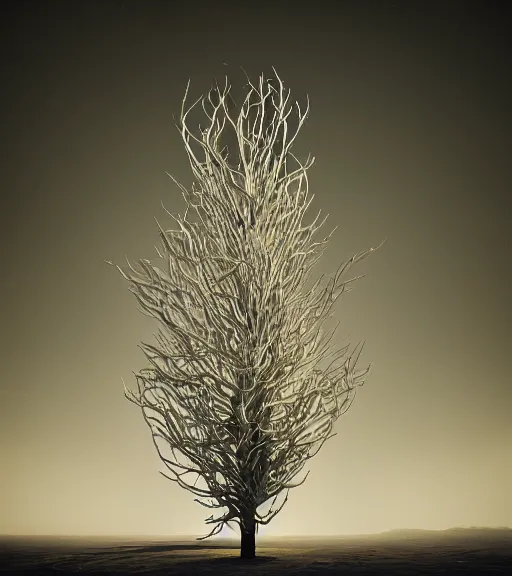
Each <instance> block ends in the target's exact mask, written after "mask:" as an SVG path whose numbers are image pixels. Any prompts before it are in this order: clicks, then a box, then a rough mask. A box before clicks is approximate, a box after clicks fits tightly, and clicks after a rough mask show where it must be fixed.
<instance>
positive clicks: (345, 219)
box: [0, 0, 512, 535]
mask: <svg viewBox="0 0 512 576" xmlns="http://www.w3.org/2000/svg"><path fill="white" fill-rule="evenodd" d="M504 4H505V3H504ZM500 5H501V3H496V2H487V1H485V2H484V1H481V2H460V1H453V0H452V1H450V2H415V1H410V2H402V1H397V2H388V1H386V0H381V1H374V2H368V1H353V2H347V1H339V0H338V1H337V2H334V1H331V2H321V1H319V0H317V1H315V2H309V3H306V2H304V3H301V2H277V1H276V2H272V3H268V4H265V3H263V4H262V3H259V2H239V3H236V2H229V3H223V2H198V1H196V2H184V3H181V4H180V3H179V2H173V1H169V2H155V1H149V0H145V1H140V2H121V1H105V0H104V1H87V2H85V1H69V0H68V1H65V2H47V1H39V2H23V1H19V0H18V1H16V2H11V3H10V4H9V3H4V4H2V17H1V21H2V24H1V30H0V32H1V34H0V36H1V65H2V93H1V98H2V103H1V113H2V134H3V138H2V151H1V156H0V161H1V163H2V185H1V190H2V209H1V210H0V213H1V218H2V226H1V234H2V238H1V244H0V246H1V250H2V259H1V266H2V276H1V278H2V283H1V290H2V299H1V303H2V304H1V305H2V316H1V326H2V330H1V338H2V343H1V344H2V345H1V355H2V357H1V358H2V364H1V366H2V372H1V373H2V378H1V384H0V461H1V463H2V474H1V475H0V478H1V479H0V484H1V489H0V533H11V534H21V533H32V534H34V533H50V534H112V533H113V534H125V533H128V534H195V535H201V534H205V533H206V526H205V525H204V524H203V519H204V518H205V517H206V516H208V515H209V512H208V511H207V510H206V509H203V508H202V507H200V506H199V505H198V504H196V503H194V502H193V496H192V495H191V494H189V493H188V492H185V491H183V490H181V489H179V488H178V487H177V486H176V485H174V484H172V483H170V482H168V481H167V480H165V479H164V478H163V477H162V476H161V475H160V474H158V470H159V469H163V467H162V465H161V464H160V462H159V460H158V457H157V455H156V452H155V450H154V447H153V444H152V442H151V438H150V434H149V430H148V429H147V427H146V425H145V424H144V422H143V420H142V417H141V415H140V412H139V411H138V410H137V408H136V407H135V406H133V405H132V404H130V403H129V402H128V401H126V400H125V399H124V396H123V387H122V382H121V378H124V379H125V381H126V382H127V383H128V384H129V385H130V386H132V387H133V385H134V379H133V376H132V371H137V370H140V369H141V368H143V367H144V366H145V358H144V356H143V354H142V352H141V351H140V350H139V349H138V348H137V344H138V343H139V342H140V341H146V342H147V341H151V338H152V334H153V333H154V332H155V330H156V328H157V326H156V323H154V322H152V321H151V320H150V319H148V318H146V317H144V316H142V315H141V314H139V313H138V312H137V308H136V302H135V299H134V298H133V296H132V295H131V294H130V293H129V292H128V290H127V285H126V282H124V281H123V279H122V278H121V277H120V275H119V274H118V273H116V272H115V270H113V269H112V268H110V267H108V266H107V265H106V264H105V263H104V262H103V259H106V260H113V261H115V262H117V263H120V264H122V262H123V258H124V254H127V255H128V256H129V257H130V259H131V260H133V261H134V260H136V259H138V258H143V257H146V258H153V257H154V249H153V245H154V244H156V243H157V240H158V239H157V234H158V230H157V227H156V224H155V221H154V217H155V216H156V217H158V218H159V220H160V221H162V222H166V223H167V225H168V227H171V226H172V224H171V222H170V221H169V222H167V221H166V219H165V213H164V212H163V210H162V208H161V205H160V202H161V201H163V202H164V204H165V206H166V207H167V208H168V209H170V210H171V211H173V212H177V211H182V210H183V207H184V203H183V200H182V198H181V195H180V193H179V190H177V188H176V187H175V186H174V185H173V183H172V181H171V180H170V179H169V178H168V176H167V175H166V174H165V171H166V170H167V171H169V172H171V173H172V174H173V175H174V176H176V177H177V178H178V179H179V180H180V181H182V182H183V183H185V184H187V185H189V184H190V183H191V174H190V172H189V170H188V164H187V159H186V155H185V152H184V149H183V146H182V142H181V139H180V136H179V134H178V133H177V131H176V130H175V128H174V125H173V114H178V113H179V110H180V106H181V99H182V96H183V92H184V89H185V86H186V83H187V80H188V79H189V78H190V79H191V97H198V96H199V95H200V94H201V93H204V92H205V91H207V90H208V89H209V87H210V86H211V83H212V82H213V81H214V79H215V78H220V79H222V78H223V76H224V74H228V75H229V78H230V80H231V83H232V84H233V85H234V88H235V89H239V88H240V86H242V84H243V74H242V73H241V71H240V68H239V67H240V66H243V67H244V68H245V69H246V70H247V72H248V73H249V75H250V76H251V77H252V78H257V77H258V75H259V74H260V73H261V72H265V73H266V74H270V73H271V66H275V67H276V69H277V71H278V73H279V75H280V76H281V78H282V80H283V81H284V83H285V85H286V86H287V87H289V88H291V90H292V97H293V98H295V99H297V100H299V101H300V102H304V101H305V95H306V94H309V98H310V101H311V113H310V117H309V121H308V123H307V124H306V127H305V128H304V130H303V132H302V136H301V137H299V140H298V143H297V146H296V149H295V150H296V153H297V154H298V155H300V156H302V157H305V156H306V155H307V153H308V152H309V151H311V152H312V154H313V155H314V156H315V157H316V158H317V161H316V164H315V166H314V167H313V168H312V169H311V171H310V185H311V190H312V192H313V193H315V195H316V196H315V200H314V203H313V206H312V208H313V209H315V208H316V209H319V208H322V209H323V210H324V211H325V212H326V213H329V214H330V217H329V220H328V224H327V227H328V228H329V230H330V229H331V228H332V227H334V226H335V225H338V226H339V228H338V231H337V233H336V235H335V237H334V239H333V241H332V244H331V247H330V248H329V250H328V252H327V254H326V256H325V259H324V260H323V262H322V263H321V264H320V265H319V267H318V272H319V273H320V272H329V271H334V269H335V267H336V265H337V264H338V263H339V262H341V260H343V259H346V258H348V257H349V256H351V255H352V254H354V253H356V252H359V251H361V250H363V249H365V248H368V247H370V246H372V245H376V244H378V243H380V241H381V240H382V239H384V238H387V243H386V244H385V245H384V247H383V248H382V249H381V250H379V251H378V252H377V253H376V254H375V255H373V256H372V258H370V259H369V260H367V261H366V262H365V263H364V265H361V267H360V271H361V272H362V273H365V274H366V277H365V278H364V279H362V280H360V281H359V282H358V283H357V285H356V286H355V288H354V290H353V291H352V292H350V293H349V294H348V295H346V296H344V299H342V303H341V305H340V307H339V308H338V315H337V319H340V320H342V324H341V332H340V335H341V336H344V335H350V340H351V341H352V342H354V343H356V342H357V341H359V340H362V339H365V340H366V342H367V343H366V347H365V352H364V357H362V359H361V362H362V363H365V362H369V361H372V362H374V368H373V372H372V376H371V377H370V379H369V380H368V382H367V384H366V385H365V387H364V388H363V389H361V390H360V392H359V394H358V397H357V398H356V401H355V402H354V404H353V406H352V408H351V410H350V411H349V412H348V413H347V414H346V415H345V416H343V417H342V418H341V419H340V420H339V421H338V423H337V425H336V431H337V432H338V436H336V437H335V438H334V439H332V440H330V441H329V442H328V443H327V444H326V445H325V446H324V448H323V450H322V451H321V452H320V453H319V454H318V456H317V457H316V458H315V459H314V460H312V461H311V462H310V466H308V467H307V468H306V469H309V468H310V469H311V474H310V476H309V478H308V480H307V482H306V484H304V485H303V486H302V487H300V488H297V489H296V490H293V491H292V492H291V493H290V499H289V501H288V503H287V505H286V506H285V508H284V510H283V511H282V512H281V514H280V515H279V516H277V517H276V519H275V520H274V521H273V522H272V524H271V525H269V526H268V527H267V528H266V530H264V531H263V532H264V533H266V534H269V535H270V534H280V535H283V534H294V533H296V534H345V533H360V532H377V531H381V530H386V529H390V528H400V527H411V528H415V527H417V528H434V529H442V528H447V527H450V526H475V525H480V526H498V525H501V526H512V502H511V500H510V485H511V484H512V477H511V472H512V464H511V458H510V455H511V453H512V451H511V448H512V430H511V420H510V413H511V408H512V398H511V387H510V374H511V371H512V361H511V359H512V354H511V337H510V326H511V320H512V317H511V305H510V294H511V292H512V281H511V279H512V270H511V268H512V263H511V258H510V229H509V225H510V200H509V194H510V182H511V173H510V172H511V171H510V150H511V138H510V133H511V116H510V102H511V101H512V100H511V96H512V95H511V90H510V79H509V78H510V70H511V69H512V68H511V64H512V63H511V61H510V57H509V56H508V55H507V41H506V37H507V33H508V30H507V29H506V23H507V22H508V20H506V19H505V15H504V13H503V12H502V9H501V8H500Z"/></svg>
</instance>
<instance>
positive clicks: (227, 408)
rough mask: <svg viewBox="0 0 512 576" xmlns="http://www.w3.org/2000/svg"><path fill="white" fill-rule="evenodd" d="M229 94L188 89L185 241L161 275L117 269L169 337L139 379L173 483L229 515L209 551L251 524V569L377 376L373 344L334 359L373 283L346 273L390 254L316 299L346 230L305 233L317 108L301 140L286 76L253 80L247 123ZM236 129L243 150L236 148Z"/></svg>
mask: <svg viewBox="0 0 512 576" xmlns="http://www.w3.org/2000/svg"><path fill="white" fill-rule="evenodd" d="M274 73H275V70H274ZM229 92H230V86H229V84H228V81H227V79H226V83H225V86H224V88H219V87H218V86H216V87H215V88H214V89H212V90H211V91H210V92H209V94H208V96H207V97H205V98H200V99H199V100H197V101H196V102H195V103H194V104H193V105H192V106H190V107H189V108H186V100H187V93H188V86H187V92H186V93H185V97H184V100H183V106H182V111H181V117H180V122H179V123H178V128H179V130H180V133H181V136H182V138H183V142H184V144H185V148H186V151H187V154H188V158H189V161H190V165H191V168H192V172H193V175H194V177H195V183H194V184H193V186H192V187H191V189H190V190H189V189H187V188H185V187H184V186H182V185H181V184H179V183H178V182H176V180H175V179H174V178H173V177H172V176H171V178H173V180H174V181H175V182H176V184H177V185H178V186H179V188H180V189H181V192H182V194H183V197H184V199H185V201H186V205H187V207H186V211H185V214H184V215H183V216H180V215H176V216H174V215H172V214H171V213H169V215H170V216H171V217H172V218H173V219H174V220H175V221H176V223H177V225H178V228H177V229H174V230H164V229H162V228H161V227H160V225H158V226H159V229H160V238H161V242H162V247H163V249H162V252H160V251H159V249H158V248H157V253H158V256H159V259H160V262H161V263H162V265H161V266H160V267H158V266H156V265H154V264H152V263H151V262H150V261H149V260H141V261H140V268H139V269H137V268H134V267H133V266H132V265H131V264H130V263H129V262H128V267H129V268H128V269H126V270H123V269H121V268H120V267H118V266H116V268H118V270H119V271H120V272H121V273H122V275H123V276H124V278H125V279H126V280H128V281H129V283H130V290H131V291H132V292H133V293H134V294H135V297H136V298H137V301H138V303H139V305H140V307H141V309H142V311H143V313H145V314H147V315H149V316H151V317H154V318H156V319H158V320H160V322H161V325H162V326H161V328H160V330H159V332H158V334H157V335H156V340H157V345H150V344H143V345H142V349H143V351H144V353H145V355H146V357H147V359H148V361H149V362H150V364H151V367H150V368H147V369H143V370H141V371H140V372H139V373H138V374H136V380H137V383H138V391H137V392H136V393H134V392H131V391H129V390H128V389H126V387H125V394H126V396H127V398H128V399H129V400H130V401H131V402H133V403H135V404H136V405H137V406H139V407H140V408H141V409H142V413H143V416H144V419H145V421H146V423H147V424H148V426H149V427H150V429H151V433H152V437H153V441H154V443H155V446H156V448H157V450H158V453H159V455H160V458H161V459H162V461H163V463H164V464H165V466H166V468H167V470H168V471H169V474H164V473H163V472H162V474H164V476H166V477H167V478H169V479H170V480H173V481H175V482H177V483H178V484H179V486H181V487H182V488H185V489H187V490H189V491H190V492H192V493H193V494H195V495H196V496H197V497H198V498H197V499H196V500H197V501H198V502H199V503H200V504H202V505H203V506H206V507H208V508H215V509H220V510H221V512H220V513H219V514H218V515H217V516H216V517H214V516H213V515H212V516H210V518H208V519H207V520H206V522H207V523H210V524H213V525H214V527H213V529H212V531H211V532H210V533H209V534H208V535H207V536H204V537H203V538H208V537H209V536H212V535H214V534H217V533H219V532H220V530H221V528H222V526H223V525H224V524H228V523H229V522H231V521H233V522H236V523H238V525H239V526H240V531H241V556H242V557H244V558H252V557H254V556H255V533H256V531H257V527H258V525H259V524H268V523H269V522H270V521H271V520H272V518H274V516H275V515H276V514H277V513H278V512H279V511H280V510H281V509H282V507H283V506H284V504H285V503H286V501H287V498H288V491H289V489H290V488H291V487H293V486H298V485H299V484H302V482H304V480H305V479H306V477H307V474H306V477H304V478H303V480H302V481H300V482H298V483H295V484H293V483H292V481H293V480H294V479H295V478H296V476H297V475H298V474H299V473H300V472H301V471H302V469H303V467H304V464H305V463H306V461H307V460H308V459H309V458H312V457H313V456H314V455H315V454H316V453H317V452H318V450H319V449H320V448H321V447H322V445H323V443H324V442H325V441H326V440H327V439H328V438H330V437H331V436H333V435H334V434H332V428H333V424H334V422H335V421H336V419H337V418H338V417H339V416H340V415H341V414H343V413H344V412H345V411H346V410H347V409H348V408H349V407H350V405H351V403H352V400H353V398H354V395H355V392H356V388H357V386H360V385H361V384H363V381H364V378H365V376H366V375H367V374H368V371H369V368H370V367H368V368H366V369H364V370H362V371H356V368H355V367H356V362H357V360H358V358H359V355H360V352H361V349H362V346H361V345H358V346H356V347H355V349H354V350H353V351H352V353H349V346H344V347H342V348H333V347H332V346H331V339H332V336H333V334H334V333H335V331H336V328H335V329H334V330H333V331H332V332H330V333H329V334H327V333H324V331H323V330H322V324H323V322H324V321H325V320H326V319H327V318H328V317H330V316H332V314H333V304H334V303H335V302H336V300H337V299H338V298H339V296H340V295H341V294H342V293H343V292H345V291H347V290H349V289H350V288H349V284H350V283H352V282H353V281H354V280H356V279H357V278H352V279H349V280H345V279H344V275H345V273H346V272H347V271H348V270H349V269H350V268H351V267H352V266H353V265H354V264H356V263H357V262H360V261H361V260H363V259H364V258H365V257H366V256H367V255H368V254H370V253H371V252H372V251H373V250H375V249H376V248H371V249H369V250H366V251H364V252H362V253H360V254H357V255H355V256H353V257H352V258H350V259H349V260H348V261H347V262H345V263H344V264H342V265H341V266H340V268H339V269H338V270H337V272H336V273H335V274H334V275H333V276H332V277H331V278H330V279H329V280H328V281H327V282H326V283H322V279H323V276H321V277H320V278H319V279H318V280H317V281H316V282H315V283H314V285H313V286H312V287H311V288H310V289H306V283H307V281H308V279H309V277H310V272H311V270H312V268H313V266H314V264H315V263H316V262H317V261H318V260H319V258H320V256H321V255H322V253H323V251H324V249H325V246H326V244H327V242H328V240H329V239H330V237H331V236H332V233H333V232H334V231H333V232H331V233H330V234H329V235H328V236H327V237H326V238H324V239H323V240H321V241H315V237H316V233H317V232H318V230H319V229H320V228H321V227H322V225H323V224H324V222H325V219H326V218H324V219H323V221H322V222H320V223H319V218H320V212H319V213H318V215H317V216H316V218H315V219H314V221H313V222H311V223H309V224H306V223H304V221H303V220H304V216H305V212H306V210H307V209H308V207H309V205H310V203H311V200H312V198H313V197H312V196H311V195H310V194H309V192H308V178H307V170H308V168H309V167H310V166H311V165H312V163H313V161H314V159H313V158H309V157H308V159H307V160H306V161H305V162H304V163H302V162H300V161H299V160H298V159H297V158H296V157H295V155H294V154H293V153H292V151H291V148H292V144H293V143H294V141H295V139H296V136H297V134H298V132H299V130H300V128H301V126H302V125H303V123H304V120H305V119H306V117H307V114H308V110H309V101H308V104H307V107H306V109H305V111H301V108H300V106H299V104H298V103H295V106H296V110H297V121H296V125H295V129H292V128H291V125H290V120H289V117H290V115H291V114H292V112H293V111H294V109H295V107H294V106H293V105H291V104H289V98H290V92H289V91H285V89H284V87H283V83H282V82H281V79H280V78H279V76H277V74H275V80H274V81H273V80H269V79H265V78H264V77H263V75H262V76H261V77H260V78H259V83H258V85H257V86H255V85H253V84H252V83H251V82H250V81H249V80H248V84H247V95H246V98H245V101H244V102H243V104H242V106H241V108H240V109H239V111H238V114H237V115H234V114H233V111H232V108H231V104H230V103H229V102H230V101H229V100H228V99H229V98H230V96H229ZM199 102H200V103H201V105H202V109H203V111H204V113H205V115H206V118H207V126H206V128H203V129H201V128H200V130H199V133H198V134H197V135H194V133H193V132H192V130H190V128H189V126H188V125H187V118H188V116H189V113H190V111H191V110H192V109H194V108H195V107H196V105H197V104H198V103H199ZM229 131H231V134H232V136H233V141H234V142H235V144H234V146H231V148H228V147H226V146H224V145H223V143H224V142H225V134H226V133H227V132H229ZM189 211H191V213H193V214H194V216H195V218H194V221H192V219H189V218H188V214H189ZM109 264H111V265H113V264H112V263H111V262H109ZM360 277H361V276H359V278H360ZM308 473H309V472H308ZM198 480H200V485H198ZM280 494H285V495H286V496H285V497H284V499H283V500H282V503H281V504H280V505H279V506H277V507H276V502H277V498H278V496H279V495H280ZM269 503H270V508H269V509H268V511H267V512H263V511H262V510H263V508H264V506H263V505H267V506H268V504H269Z"/></svg>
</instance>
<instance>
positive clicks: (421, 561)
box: [0, 529, 512, 576]
mask: <svg viewBox="0 0 512 576" xmlns="http://www.w3.org/2000/svg"><path fill="white" fill-rule="evenodd" d="M239 555H240V551H239V545H238V543H237V542H236V541H232V540H211V541H209V542H208V543H205V542H196V541H190V540H188V541H186V540H183V539H177V538H173V539H168V540H166V541H155V540H152V541H148V540H145V541H144V540H143V539H139V540H136V539H121V538H119V539H113V538H103V539H101V538H49V537H14V536H12V537H0V573H3V574H12V575H13V576H14V575H20V576H21V575H22V574H31V575H35V574H38V575H40V576H50V575H53V576H55V575H66V574H77V573H79V574H81V575H83V576H89V575H91V576H92V575H100V574H104V575H105V574H119V575H120V576H121V575H126V576H129V575H131V574H145V575H148V576H151V575H153V576H164V575H165V576H172V575H174V574H176V575H178V574H179V575H182V576H187V575H192V574H193V575H194V576H199V575H201V574H223V575H226V576H230V575H232V576H235V575H240V576H241V575H254V576H257V575H260V574H265V575H266V576H277V575H278V574H279V575H281V574H290V575H291V574H293V575H294V576H298V575H313V574H314V575H317V576H321V575H322V574H332V575H334V574H344V575H345V576H353V575H358V576H362V575H365V576H370V575H371V576H377V575H381V576H388V575H389V576H391V575H392V576H406V575H407V576H413V575H414V576H422V575H425V576H426V575H429V576H433V575H435V576H438V575H440V574H445V575H460V576H476V575H483V576H503V575H505V574H510V566H512V530H511V529H497V530H492V529H483V530H482V529H453V530H445V531H441V532H435V531H423V530H405V531H403V530H402V531H393V532H388V533H384V534H376V535H370V536H353V537H341V536H340V537H331V538H318V537H316V538H315V537H310V538H305V537H301V538H264V537H261V538H259V539H258V546H257V556H256V558H254V559H253V560H243V559H241V558H240V556H239Z"/></svg>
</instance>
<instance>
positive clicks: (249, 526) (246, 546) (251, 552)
mask: <svg viewBox="0 0 512 576" xmlns="http://www.w3.org/2000/svg"><path fill="white" fill-rule="evenodd" d="M240 524H241V528H240V530H241V534H242V538H241V545H240V558H254V557H255V556H256V521H255V520H254V514H250V515H248V516H247V517H246V518H243V519H242V522H241V523H240Z"/></svg>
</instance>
